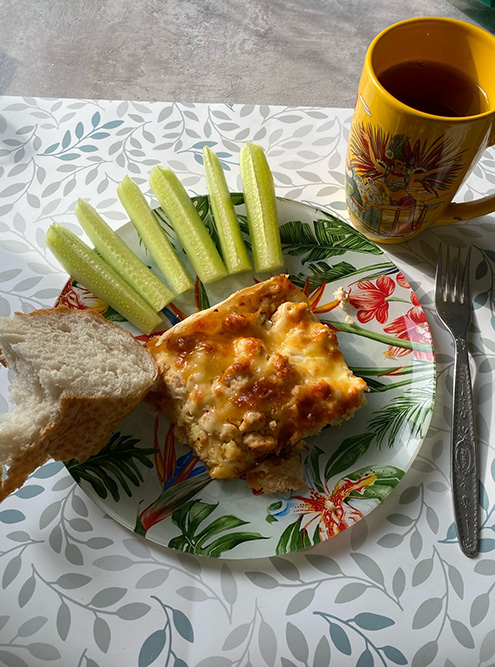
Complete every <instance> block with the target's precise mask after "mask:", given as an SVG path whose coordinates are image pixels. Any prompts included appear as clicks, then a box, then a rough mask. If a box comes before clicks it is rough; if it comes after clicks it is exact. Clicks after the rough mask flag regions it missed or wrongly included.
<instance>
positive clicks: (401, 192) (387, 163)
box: [346, 123, 464, 236]
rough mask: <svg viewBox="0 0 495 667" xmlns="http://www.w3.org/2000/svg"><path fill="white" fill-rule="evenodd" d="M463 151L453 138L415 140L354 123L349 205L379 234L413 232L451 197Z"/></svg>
mask: <svg viewBox="0 0 495 667" xmlns="http://www.w3.org/2000/svg"><path fill="white" fill-rule="evenodd" d="M463 152H464V151H458V150H457V145H456V144H455V142H454V141H453V140H451V139H448V138H447V139H442V138H441V137H438V138H437V139H436V140H434V141H433V142H429V141H428V140H426V139H425V140H424V141H420V140H419V139H418V140H416V141H415V142H414V143H413V141H412V140H411V139H410V138H409V137H407V136H406V135H405V134H391V133H389V132H385V131H384V130H383V129H382V128H381V127H377V126H375V125H373V124H372V123H367V124H365V123H354V124H353V126H352V130H351V137H350V141H349V151H348V154H347V161H346V198H347V204H348V206H349V209H350V210H351V211H352V212H353V213H354V214H355V215H356V216H357V217H358V218H359V220H360V221H361V223H362V224H363V225H364V226H365V227H367V228H368V229H370V230H371V231H374V232H376V233H378V234H381V235H383V236H389V235H394V236H406V235H408V234H411V233H413V232H415V231H417V230H419V229H420V228H421V226H422V225H423V224H424V222H425V220H426V216H427V214H428V211H430V210H432V209H435V208H438V206H440V205H441V204H446V203H448V200H449V199H450V198H451V193H450V189H451V187H452V185H453V184H454V182H455V180H456V178H457V177H458V175H459V173H460V171H461V169H462V166H463V162H462V154H463Z"/></svg>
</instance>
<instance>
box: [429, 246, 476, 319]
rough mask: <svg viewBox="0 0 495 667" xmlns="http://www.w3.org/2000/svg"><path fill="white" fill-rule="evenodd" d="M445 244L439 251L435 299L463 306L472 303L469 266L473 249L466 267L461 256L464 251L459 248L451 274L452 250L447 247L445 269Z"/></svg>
mask: <svg viewBox="0 0 495 667" xmlns="http://www.w3.org/2000/svg"><path fill="white" fill-rule="evenodd" d="M442 249H443V244H440V248H439V251H438V260H437V270H436V277H435V281H436V286H435V297H436V300H437V307H438V301H443V302H446V301H451V302H453V303H454V302H458V303H461V304H464V303H470V302H471V290H470V283H469V266H470V261H471V248H469V250H468V253H467V256H466V261H465V264H464V267H463V266H462V261H461V255H462V249H461V248H460V247H459V249H458V252H457V257H456V259H455V264H454V271H453V274H452V272H451V267H450V264H451V262H450V248H449V246H447V252H446V266H445V269H444V268H443V266H442V264H443V262H442V255H443V252H442Z"/></svg>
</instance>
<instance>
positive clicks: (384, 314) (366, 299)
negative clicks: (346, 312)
mask: <svg viewBox="0 0 495 667" xmlns="http://www.w3.org/2000/svg"><path fill="white" fill-rule="evenodd" d="M357 287H358V289H359V292H351V294H350V297H349V302H350V304H351V305H352V306H354V308H356V309H357V311H358V312H357V318H358V320H359V321H360V322H361V324H366V322H370V320H372V319H373V318H374V317H376V319H377V321H378V322H380V324H385V322H386V321H387V319H388V308H389V306H388V302H387V297H389V296H390V295H391V294H393V292H394V290H395V283H394V281H393V280H392V278H390V276H380V277H379V278H377V279H376V285H374V284H373V282H372V281H371V280H360V281H359V282H358V283H357Z"/></svg>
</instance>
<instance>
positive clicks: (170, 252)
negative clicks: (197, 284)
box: [117, 176, 194, 294]
mask: <svg viewBox="0 0 495 667" xmlns="http://www.w3.org/2000/svg"><path fill="white" fill-rule="evenodd" d="M117 193H118V195H119V198H120V201H121V202H122V205H123V207H124V208H125V210H126V211H127V215H128V216H129V218H130V219H131V222H132V224H133V225H134V227H135V228H136V229H137V231H138V233H139V235H140V237H141V239H142V240H143V243H144V245H145V246H146V248H147V249H148V252H149V253H150V255H151V256H152V257H153V259H154V260H155V263H156V265H157V266H158V268H159V269H160V271H161V272H162V274H163V276H164V277H165V280H166V281H167V282H168V284H169V285H170V287H171V288H172V290H173V291H174V292H175V293H176V294H182V293H183V292H187V290H190V289H192V288H193V287H194V284H193V282H192V280H191V278H190V277H189V275H188V274H187V271H186V270H185V268H184V267H183V266H182V264H181V262H180V260H179V258H178V257H177V255H176V253H175V250H174V249H173V248H172V245H171V243H170V241H169V240H168V238H167V236H166V234H165V232H164V231H163V229H162V228H161V226H160V223H159V222H158V220H157V219H156V217H155V215H154V213H153V211H152V210H151V208H150V206H149V204H148V202H147V201H146V199H145V197H144V195H143V193H142V192H141V190H140V188H139V186H138V185H137V184H136V183H134V181H133V180H132V179H131V178H129V176H126V177H125V178H124V180H123V181H122V183H121V184H120V185H119V187H118V188H117Z"/></svg>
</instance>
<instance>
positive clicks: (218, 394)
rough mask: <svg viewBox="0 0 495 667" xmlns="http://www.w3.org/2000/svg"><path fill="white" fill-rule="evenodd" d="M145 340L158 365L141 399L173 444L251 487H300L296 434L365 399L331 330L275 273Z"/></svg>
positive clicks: (339, 416)
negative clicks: (164, 424) (168, 426)
mask: <svg viewBox="0 0 495 667" xmlns="http://www.w3.org/2000/svg"><path fill="white" fill-rule="evenodd" d="M147 348H148V349H149V351H150V352H151V354H152V355H153V357H154V359H155V361H156V363H157V365H158V372H159V375H158V379H157V382H156V383H155V386H154V387H153V390H152V391H151V392H150V394H149V396H148V398H147V400H149V401H151V402H152V403H153V404H154V405H155V406H156V407H157V408H158V409H159V410H161V411H162V412H164V413H165V414H166V415H167V416H168V417H170V419H171V420H172V421H173V422H174V423H175V424H176V427H175V433H176V436H177V438H178V440H179V442H181V443H185V444H188V445H189V446H190V447H191V448H192V449H193V450H194V452H195V454H196V456H198V457H199V458H200V459H201V460H202V461H203V462H204V463H205V464H206V466H207V468H208V471H209V473H210V476H211V477H213V478H220V479H234V478H236V477H240V476H246V479H247V482H248V485H249V486H251V488H254V489H255V490H256V491H258V492H264V493H273V492H275V491H279V492H281V491H287V490H289V489H297V488H299V487H301V486H304V484H305V481H304V471H303V468H302V466H301V465H300V462H299V463H298V461H299V455H297V452H298V451H299V450H301V448H302V447H303V445H304V442H303V438H306V437H308V436H311V435H315V434H317V433H319V432H320V431H321V429H322V428H323V427H324V426H326V425H327V424H332V425H334V424H338V423H340V422H341V421H343V420H345V419H350V418H351V417H352V416H353V415H354V413H355V412H356V410H358V409H359V408H360V407H361V406H363V405H365V403H366V398H365V395H364V392H365V391H366V390H367V387H366V383H365V382H364V380H362V379H361V378H357V377H355V376H354V375H353V374H352V372H351V371H350V370H349V368H348V367H347V365H346V363H345V361H344V357H343V356H342V353H341V352H340V350H339V349H338V343H337V338H336V336H335V334H334V333H333V332H332V331H331V330H330V329H329V328H328V327H327V326H325V325H324V324H322V323H320V322H319V321H318V319H317V318H316V317H315V315H314V314H313V313H312V312H311V309H310V305H309V302H308V299H307V298H306V296H305V295H304V294H303V292H302V291H301V290H300V289H298V288H297V287H296V286H295V285H293V284H292V283H291V282H290V280H289V279H288V278H287V276H284V275H280V276H275V277H274V278H271V279H269V280H266V281H264V282H261V283H258V284H256V285H253V286H252V287H246V288H245V289H243V290H240V291H239V292H236V293H235V294H233V295H232V296H231V297H229V298H228V299H226V300H225V301H223V302H222V303H219V304H217V305H215V306H213V307H211V308H209V309H208V310H203V311H201V312H199V313H196V314H194V315H191V316H190V317H188V318H187V319H185V320H184V321H183V322H180V323H179V324H176V325H175V326H174V327H173V328H172V329H169V330H168V331H166V332H165V333H164V334H162V335H161V336H157V337H154V338H152V339H151V340H150V341H149V342H148V343H147ZM262 462H263V463H262Z"/></svg>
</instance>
